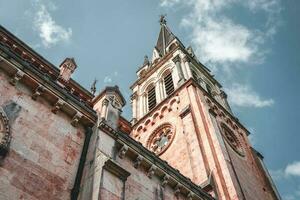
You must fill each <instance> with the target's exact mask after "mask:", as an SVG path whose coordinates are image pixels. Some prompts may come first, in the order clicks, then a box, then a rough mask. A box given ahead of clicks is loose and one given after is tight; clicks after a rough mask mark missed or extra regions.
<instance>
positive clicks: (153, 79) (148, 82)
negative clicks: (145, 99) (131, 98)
mask: <svg viewBox="0 0 300 200" xmlns="http://www.w3.org/2000/svg"><path fill="white" fill-rule="evenodd" d="M156 81H157V79H156V77H152V78H150V79H149V80H147V82H146V83H145V84H144V85H143V87H142V89H141V91H142V94H143V93H145V92H147V90H148V89H149V86H151V85H154V86H155V83H156Z"/></svg>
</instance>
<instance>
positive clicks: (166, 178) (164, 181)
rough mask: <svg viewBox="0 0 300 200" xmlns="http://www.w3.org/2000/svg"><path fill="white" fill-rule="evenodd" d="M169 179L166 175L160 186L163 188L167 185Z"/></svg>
mask: <svg viewBox="0 0 300 200" xmlns="http://www.w3.org/2000/svg"><path fill="white" fill-rule="evenodd" d="M169 179H170V176H169V175H167V174H166V175H165V176H164V178H163V180H162V182H161V186H162V187H165V186H166V185H167V184H168V182H169Z"/></svg>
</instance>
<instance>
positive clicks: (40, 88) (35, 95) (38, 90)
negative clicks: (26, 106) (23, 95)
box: [31, 85, 45, 101]
mask: <svg viewBox="0 0 300 200" xmlns="http://www.w3.org/2000/svg"><path fill="white" fill-rule="evenodd" d="M44 92H45V87H44V86H42V85H39V86H38V87H37V88H36V89H35V91H34V93H33V94H32V95H31V98H32V99H33V100H35V101H36V100H37V98H38V97H39V96H41V94H42V93H44Z"/></svg>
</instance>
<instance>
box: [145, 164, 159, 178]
mask: <svg viewBox="0 0 300 200" xmlns="http://www.w3.org/2000/svg"><path fill="white" fill-rule="evenodd" d="M156 170H157V167H156V166H154V165H152V166H151V167H150V169H149V170H148V173H147V176H148V177H149V178H152V177H153V175H154V174H155V171H156Z"/></svg>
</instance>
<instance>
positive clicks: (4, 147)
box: [0, 107, 11, 157]
mask: <svg viewBox="0 0 300 200" xmlns="http://www.w3.org/2000/svg"><path fill="white" fill-rule="evenodd" d="M10 141H11V133H10V127H9V120H8V117H7V116H6V113H5V112H4V110H3V109H2V108H1V107H0V156H1V157H4V156H5V155H6V154H7V152H8V149H9V145H10Z"/></svg>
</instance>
